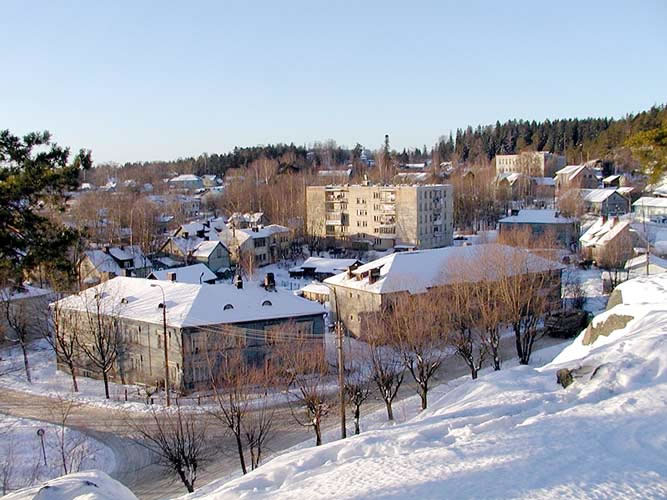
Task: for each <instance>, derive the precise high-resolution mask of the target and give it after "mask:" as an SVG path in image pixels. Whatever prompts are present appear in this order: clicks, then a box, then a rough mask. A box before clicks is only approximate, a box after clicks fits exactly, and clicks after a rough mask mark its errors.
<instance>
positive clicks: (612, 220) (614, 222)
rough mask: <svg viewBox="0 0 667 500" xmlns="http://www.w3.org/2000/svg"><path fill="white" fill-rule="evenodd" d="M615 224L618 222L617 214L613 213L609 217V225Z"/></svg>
mask: <svg viewBox="0 0 667 500" xmlns="http://www.w3.org/2000/svg"><path fill="white" fill-rule="evenodd" d="M616 224H618V215H614V216H613V217H612V218H611V225H612V226H615V225H616Z"/></svg>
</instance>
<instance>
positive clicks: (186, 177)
mask: <svg viewBox="0 0 667 500" xmlns="http://www.w3.org/2000/svg"><path fill="white" fill-rule="evenodd" d="M196 181H201V177H199V176H197V175H194V174H181V175H177V176H176V177H174V178H172V179H169V182H196Z"/></svg>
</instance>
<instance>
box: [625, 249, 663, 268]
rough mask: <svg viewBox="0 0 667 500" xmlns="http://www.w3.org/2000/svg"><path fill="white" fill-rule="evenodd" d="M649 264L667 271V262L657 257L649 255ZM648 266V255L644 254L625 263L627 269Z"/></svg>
mask: <svg viewBox="0 0 667 500" xmlns="http://www.w3.org/2000/svg"><path fill="white" fill-rule="evenodd" d="M648 263H649V264H650V265H653V266H657V267H660V268H662V269H664V270H665V271H667V260H665V259H662V258H660V257H658V256H656V255H653V254H649V258H648ZM644 266H646V254H645V253H643V254H641V255H638V256H637V257H633V258H632V259H629V260H628V261H626V263H625V268H626V269H636V268H638V267H639V268H641V267H644Z"/></svg>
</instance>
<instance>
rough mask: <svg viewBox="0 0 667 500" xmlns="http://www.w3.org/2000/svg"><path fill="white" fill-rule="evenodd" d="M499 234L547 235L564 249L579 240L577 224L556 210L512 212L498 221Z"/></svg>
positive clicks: (574, 220) (574, 244)
mask: <svg viewBox="0 0 667 500" xmlns="http://www.w3.org/2000/svg"><path fill="white" fill-rule="evenodd" d="M498 228H499V234H502V233H503V232H506V231H514V230H525V229H528V230H530V232H531V233H532V234H533V235H534V236H536V237H537V236H541V235H544V234H547V233H551V234H553V236H554V237H555V238H556V239H557V240H558V241H559V242H560V243H561V244H563V245H564V246H566V247H570V248H572V247H575V246H576V244H577V240H578V238H579V223H578V222H577V220H576V219H574V218H571V217H564V216H563V215H561V214H560V212H558V211H557V210H528V209H525V210H513V211H512V215H510V216H508V217H505V218H503V219H500V220H499V221H498Z"/></svg>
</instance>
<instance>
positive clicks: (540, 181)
mask: <svg viewBox="0 0 667 500" xmlns="http://www.w3.org/2000/svg"><path fill="white" fill-rule="evenodd" d="M532 179H533V181H534V182H535V184H537V185H538V186H555V185H556V179H554V178H553V177H532Z"/></svg>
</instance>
